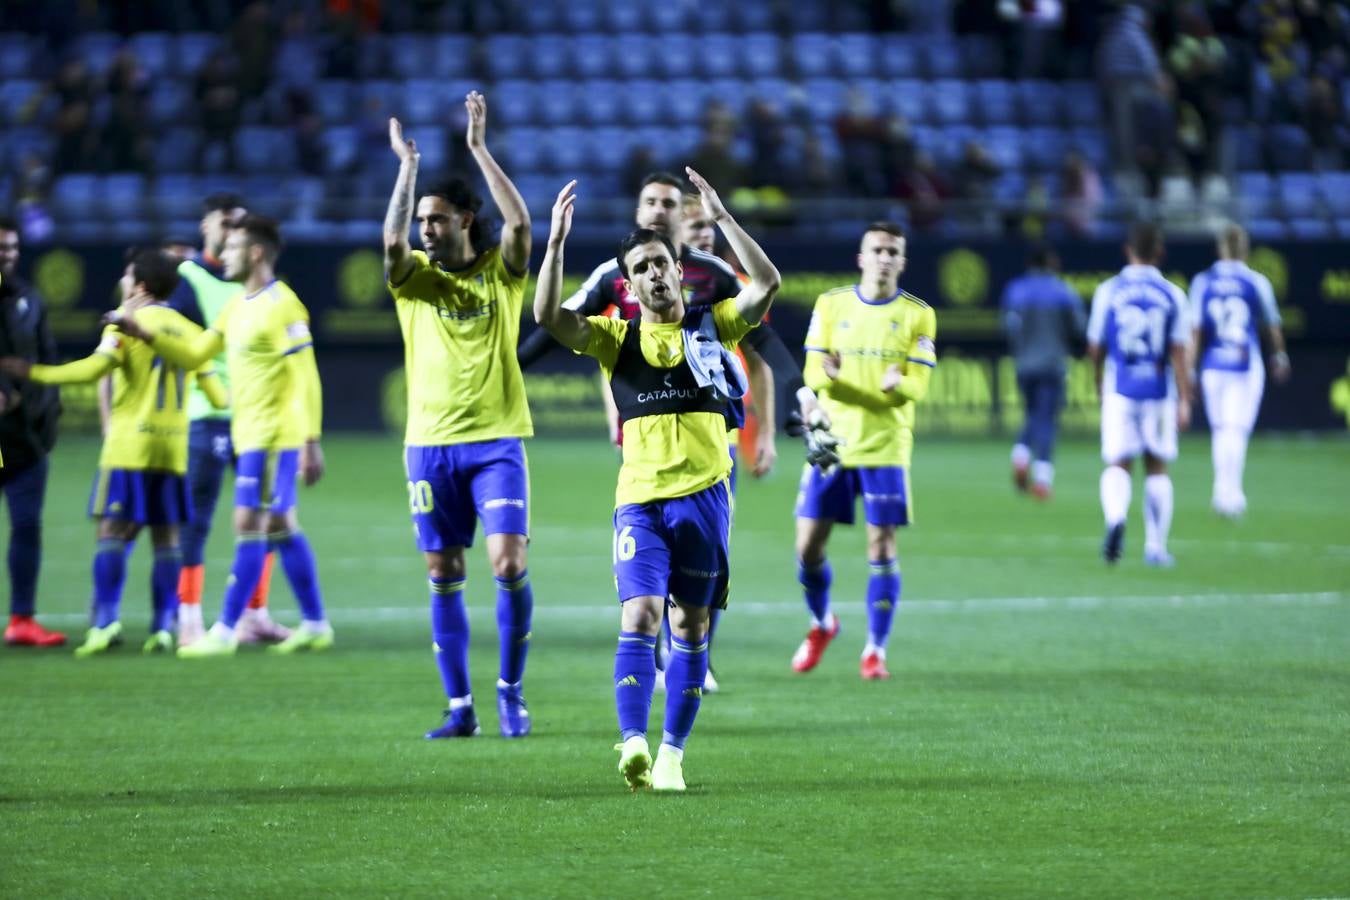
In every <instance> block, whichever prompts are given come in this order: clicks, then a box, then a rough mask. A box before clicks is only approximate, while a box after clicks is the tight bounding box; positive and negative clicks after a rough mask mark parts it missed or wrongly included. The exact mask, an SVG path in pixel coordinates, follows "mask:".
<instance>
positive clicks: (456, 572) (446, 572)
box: [427, 553, 464, 581]
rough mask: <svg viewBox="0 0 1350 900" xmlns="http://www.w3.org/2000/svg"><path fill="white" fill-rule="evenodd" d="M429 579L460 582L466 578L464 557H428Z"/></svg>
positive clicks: (438, 555)
mask: <svg viewBox="0 0 1350 900" xmlns="http://www.w3.org/2000/svg"><path fill="white" fill-rule="evenodd" d="M427 577H428V578H430V579H431V580H432V581H458V580H460V579H462V578H463V577H464V555H463V554H462V553H460V554H455V555H448V554H435V556H434V558H433V556H432V555H431V554H428V556H427Z"/></svg>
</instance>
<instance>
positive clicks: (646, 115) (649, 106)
mask: <svg viewBox="0 0 1350 900" xmlns="http://www.w3.org/2000/svg"><path fill="white" fill-rule="evenodd" d="M668 93H669V92H668V91H667V89H666V84H665V82H662V81H654V80H640V81H630V82H628V84H627V86H626V88H625V90H624V91H623V92H622V94H620V103H621V106H620V113H619V118H620V120H621V121H624V122H627V123H628V124H630V125H654V124H656V123H657V122H659V121H662V120H663V119H664V118H665V117H666V116H667V115H668V114H669V110H668V109H667V108H666V96H667V94H668Z"/></svg>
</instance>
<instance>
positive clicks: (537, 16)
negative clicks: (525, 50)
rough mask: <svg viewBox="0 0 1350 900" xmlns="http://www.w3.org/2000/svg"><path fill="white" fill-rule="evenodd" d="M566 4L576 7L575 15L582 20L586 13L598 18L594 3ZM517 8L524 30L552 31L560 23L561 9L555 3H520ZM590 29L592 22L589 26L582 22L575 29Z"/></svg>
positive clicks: (536, 31) (537, 32) (592, 28)
mask: <svg viewBox="0 0 1350 900" xmlns="http://www.w3.org/2000/svg"><path fill="white" fill-rule="evenodd" d="M568 6H571V7H576V8H577V12H576V13H575V15H576V16H577V18H579V19H581V20H582V21H583V22H584V20H585V18H586V17H587V13H590V14H591V15H594V16H595V17H596V19H597V20H598V18H599V16H598V12H597V10H596V9H595V4H593V3H571V4H568ZM519 9H520V15H519V22H520V24H521V26H523V28H524V30H525V31H532V32H534V33H536V34H539V33H541V32H552V31H557V30H558V29H559V27H560V26H561V25H562V15H561V12H562V11H561V10H559V9H558V6H557V4H554V3H548V2H535V3H525V4H522V5H521V7H519ZM570 24H571V23H569V25H570ZM591 30H594V24H592V26H591V27H587V26H586V25H584V24H583V25H582V26H581V27H580V28H578V29H577V31H579V32H584V31H591Z"/></svg>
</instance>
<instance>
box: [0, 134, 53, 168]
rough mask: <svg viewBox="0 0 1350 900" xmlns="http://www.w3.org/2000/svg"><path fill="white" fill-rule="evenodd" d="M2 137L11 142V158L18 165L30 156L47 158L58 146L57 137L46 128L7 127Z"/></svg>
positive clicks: (0, 136) (0, 135)
mask: <svg viewBox="0 0 1350 900" xmlns="http://www.w3.org/2000/svg"><path fill="white" fill-rule="evenodd" d="M0 138H4V139H5V141H6V143H8V144H9V159H10V162H11V163H12V164H14V165H16V166H17V165H19V164H21V163H22V162H23V160H24V158H25V157H28V156H37V157H39V158H40V159H46V158H47V157H49V156H51V155H52V152H53V150H54V149H55V146H56V139H55V138H53V137H52V136H51V134H50V133H49V132H48V131H47V130H46V129H44V128H26V127H25V128H6V129H5V130H4V131H3V132H0Z"/></svg>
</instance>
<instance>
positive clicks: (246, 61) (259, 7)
mask: <svg viewBox="0 0 1350 900" xmlns="http://www.w3.org/2000/svg"><path fill="white" fill-rule="evenodd" d="M277 37H278V35H277V25H276V21H275V20H274V19H273V17H272V9H271V7H269V6H268V5H267V4H266V3H265V2H263V0H257V2H254V3H250V4H249V5H248V6H246V7H244V9H243V10H242V11H241V12H240V13H239V17H238V18H237V19H235V23H234V35H233V38H232V42H233V45H234V52H235V55H236V57H237V58H238V60H239V74H238V85H239V90H240V91H241V92H242V93H243V96H244V99H246V100H247V99H252V98H254V97H261V96H262V93H263V91H264V90H266V89H267V85H268V84H269V83H270V82H271V80H272V59H273V57H274V56H275V55H276V49H277Z"/></svg>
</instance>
